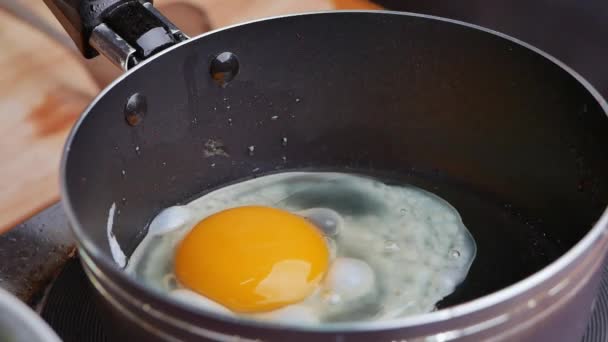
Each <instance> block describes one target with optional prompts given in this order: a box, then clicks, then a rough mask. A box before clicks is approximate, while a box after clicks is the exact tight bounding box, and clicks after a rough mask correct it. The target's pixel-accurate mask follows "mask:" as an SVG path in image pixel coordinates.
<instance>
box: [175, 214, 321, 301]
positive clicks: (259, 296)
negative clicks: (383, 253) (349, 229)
mask: <svg viewBox="0 0 608 342" xmlns="http://www.w3.org/2000/svg"><path fill="white" fill-rule="evenodd" d="M328 264H329V250H328V247H327V243H326V242H325V239H324V237H323V235H322V234H321V232H320V231H319V230H318V229H317V228H316V227H315V226H314V225H313V224H312V223H310V222H309V221H308V220H306V219H304V218H303V217H301V216H298V215H295V214H292V213H289V212H287V211H283V210H279V209H275V208H270V207H261V206H246V207H238V208H233V209H228V210H224V211H221V212H219V213H216V214H214V215H211V216H209V217H207V218H205V219H203V220H202V221H200V222H199V223H198V224H197V225H196V226H195V227H194V228H193V229H192V230H191V231H190V232H189V233H188V234H187V235H186V237H185V238H184V239H183V240H182V241H181V243H180V244H179V246H178V248H177V251H176V255H175V274H176V276H177V279H178V280H179V282H180V283H181V284H182V285H184V286H185V287H187V288H189V289H191V290H193V291H195V292H197V293H199V294H201V295H203V296H205V297H207V298H209V299H211V300H214V301H216V302H217V303H220V304H222V305H224V306H226V307H227V308H229V309H231V310H232V311H235V312H262V311H269V310H274V309H277V308H280V307H283V306H285V305H288V304H292V303H296V302H299V301H301V300H303V299H305V298H306V297H308V296H309V295H310V294H311V293H312V292H313V291H314V290H315V288H316V287H317V285H318V284H319V282H320V281H321V279H322V278H323V275H324V274H325V272H326V271H327V268H328Z"/></svg>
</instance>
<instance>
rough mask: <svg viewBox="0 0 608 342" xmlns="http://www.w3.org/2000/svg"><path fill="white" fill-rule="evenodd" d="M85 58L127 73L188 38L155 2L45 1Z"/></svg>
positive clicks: (109, 0)
mask: <svg viewBox="0 0 608 342" xmlns="http://www.w3.org/2000/svg"><path fill="white" fill-rule="evenodd" d="M44 2H45V3H46V5H47V6H48V7H49V8H50V10H51V12H53V14H54V15H55V17H56V18H57V19H58V20H59V22H60V23H61V25H63V28H64V29H65V30H66V31H67V32H68V34H69V35H70V37H71V38H72V40H73V41H74V43H76V46H78V49H79V50H80V52H81V53H82V55H83V56H84V57H86V58H93V57H95V56H97V55H98V54H99V53H101V54H103V55H105V56H106V57H107V58H108V59H110V60H111V61H112V62H113V63H114V64H116V65H118V66H119V67H121V68H123V69H125V70H127V69H129V68H131V67H133V66H134V65H136V64H137V63H139V62H141V61H143V60H144V59H146V58H148V57H150V56H152V55H153V54H155V53H157V52H159V51H161V50H163V49H165V48H166V47H168V46H171V45H174V44H176V43H178V42H180V41H183V40H186V39H187V38H188V37H187V36H186V35H184V34H183V33H182V32H181V31H180V30H179V29H178V28H177V27H175V25H173V23H171V22H170V21H169V20H168V19H167V18H165V16H163V15H162V14H161V13H160V12H158V11H157V10H156V9H155V8H154V6H152V1H151V0H44Z"/></svg>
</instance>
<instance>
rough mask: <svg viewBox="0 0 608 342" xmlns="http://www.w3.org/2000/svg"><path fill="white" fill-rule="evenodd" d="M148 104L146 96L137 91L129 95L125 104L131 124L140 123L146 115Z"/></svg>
mask: <svg viewBox="0 0 608 342" xmlns="http://www.w3.org/2000/svg"><path fill="white" fill-rule="evenodd" d="M147 110H148V104H147V102H146V97H145V96H143V95H142V94H139V93H135V94H133V95H131V96H130V97H129V99H128V100H127V103H126V104H125V111H124V112H125V119H126V120H127V123H128V124H129V125H131V126H137V125H139V124H140V123H141V122H142V121H143V120H144V117H145V115H146V111H147Z"/></svg>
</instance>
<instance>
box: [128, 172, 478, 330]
mask: <svg viewBox="0 0 608 342" xmlns="http://www.w3.org/2000/svg"><path fill="white" fill-rule="evenodd" d="M475 253H476V246H475V241H474V239H473V237H472V236H471V234H470V233H469V232H468V230H467V229H466V227H465V226H464V224H463V222H462V220H461V218H460V216H459V214H458V212H457V211H456V210H455V209H454V208H453V207H452V206H450V205H449V204H448V203H447V202H446V201H444V200H442V199H441V198H439V197H437V196H435V195H433V194H431V193H429V192H427V191H425V190H422V189H419V188H416V187H413V186H398V185H388V184H385V183H383V182H381V181H380V180H378V179H374V178H370V177H367V176H361V175H354V174H345V173H326V172H287V173H279V174H274V175H268V176H263V177H259V178H256V179H252V180H248V181H244V182H240V183H236V184H233V185H230V186H226V187H224V188H221V189H218V190H215V191H212V192H210V193H207V194H205V195H203V196H201V197H199V198H198V199H195V200H193V201H192V202H190V203H187V204H184V205H179V206H173V207H169V208H166V209H164V210H162V211H161V212H160V213H159V214H158V215H157V216H156V217H155V218H154V219H153V220H152V221H151V223H150V225H149V226H148V230H147V234H146V236H145V237H144V239H143V240H142V242H141V243H140V244H139V245H138V247H137V248H136V250H135V251H134V253H133V254H132V255H131V257H130V259H129V261H128V264H127V267H126V271H127V272H128V273H129V274H131V275H132V276H133V277H135V278H136V279H137V280H138V281H140V282H141V283H143V284H145V285H147V286H149V287H151V288H153V289H155V290H158V291H162V292H164V293H166V294H167V295H168V296H170V298H172V299H174V300H176V301H180V302H182V303H184V304H185V305H190V306H194V307H197V308H200V309H202V310H206V311H210V312H214V313H216V314H220V315H230V316H239V317H244V318H252V319H258V320H267V321H273V322H277V323H280V324H283V323H285V324H323V323H328V322H345V321H376V320H387V319H394V318H398V317H403V316H406V315H413V314H420V313H425V312H430V311H433V310H435V308H436V304H437V303H438V302H439V301H440V300H441V299H443V298H444V297H445V296H447V295H449V294H450V293H452V292H453V291H454V290H455V288H456V286H458V284H460V283H461V282H462V281H464V279H465V278H466V275H467V273H468V271H469V268H470V266H471V264H472V262H473V259H474V257H475Z"/></svg>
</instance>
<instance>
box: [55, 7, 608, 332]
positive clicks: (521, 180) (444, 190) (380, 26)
mask: <svg viewBox="0 0 608 342" xmlns="http://www.w3.org/2000/svg"><path fill="white" fill-rule="evenodd" d="M46 2H47V4H48V5H49V7H50V8H51V10H53V12H54V13H55V15H56V16H57V17H58V19H59V20H60V21H61V22H62V24H63V26H64V27H65V28H66V30H67V31H68V33H70V35H71V37H72V38H73V40H74V41H75V42H76V44H77V46H78V47H79V49H80V50H81V51H82V53H83V55H84V56H85V57H93V56H95V55H96V54H97V53H101V54H103V55H105V56H106V57H108V58H109V59H110V60H112V61H113V62H114V63H116V64H117V65H119V66H122V67H123V68H124V69H128V72H126V73H125V74H124V75H123V76H122V77H120V78H119V79H118V80H116V81H115V82H114V83H112V84H111V85H110V86H109V87H108V88H106V89H105V90H104V91H103V92H102V93H101V94H100V95H99V96H98V97H97V98H96V99H95V100H94V101H93V103H92V104H91V105H90V106H89V107H88V108H87V109H86V111H85V113H84V114H83V115H82V117H81V118H80V120H79V121H78V123H77V124H76V126H75V127H74V129H73V131H72V133H71V135H70V137H69V139H68V141H67V143H66V147H65V151H64V157H63V162H62V168H61V182H62V189H61V191H62V198H63V204H64V206H65V210H66V212H67V215H68V217H69V220H70V222H71V225H72V228H73V231H74V233H75V236H76V238H77V241H78V245H79V253H80V255H81V257H82V260H83V264H84V268H85V270H86V272H87V274H88V276H89V278H90V280H91V281H92V283H93V285H94V287H95V288H96V290H97V292H98V294H99V305H100V308H102V310H103V311H104V312H105V316H104V317H105V319H106V324H107V325H108V331H110V332H111V333H112V334H115V337H116V338H117V339H118V338H120V340H124V339H127V338H144V339H145V340H149V341H151V340H170V341H174V340H199V339H200V340H217V341H233V340H239V341H251V340H264V341H312V340H314V341H451V340H463V341H478V340H484V339H491V340H500V341H502V340H505V341H506V340H517V341H545V340H546V341H576V340H577V339H580V337H581V336H582V333H583V331H584V327H585V323H586V319H587V317H588V315H589V313H590V310H591V307H592V302H593V298H594V296H595V292H596V289H597V287H598V282H599V274H600V272H598V269H599V268H600V267H601V265H602V263H603V261H604V257H605V254H606V250H607V249H608V233H607V232H608V230H607V229H608V215H607V214H606V213H605V208H606V206H607V204H608V177H606V175H608V149H606V147H607V146H608V134H606V132H608V118H607V116H606V111H607V109H608V106H607V105H606V102H605V101H604V100H603V99H602V98H601V96H600V95H599V94H598V93H597V92H596V91H595V90H594V89H593V88H592V87H591V86H590V85H589V84H588V83H587V82H586V81H585V80H584V79H582V78H581V77H580V76H579V75H578V74H576V73H575V72H574V71H572V70H570V69H569V68H568V67H567V66H565V65H563V64H562V63H560V62H559V61H557V60H556V59H555V58H553V57H551V56H549V55H547V54H545V53H543V52H542V51H539V50H538V49H536V48H534V47H532V46H529V45H527V44H525V43H523V42H520V41H518V40H516V39H514V38H511V37H507V36H505V35H502V34H500V33H497V32H492V31H489V30H487V29H484V28H481V27H477V26H473V25H469V24H466V23H462V22H456V21H452V20H448V19H443V18H438V17H429V16H423V15H417V14H411V13H394V12H334V13H317V14H305V15H296V16H287V17H280V18H271V19H267V20H261V21H255V22H251V23H247V24H243V25H237V26H232V27H228V28H225V29H222V30H218V31H215V32H211V33H208V34H205V35H202V36H199V37H196V38H193V39H188V37H186V36H185V35H183V34H182V33H181V32H180V31H179V30H178V29H177V28H176V27H175V26H173V25H172V24H171V23H169V22H168V21H167V20H166V19H165V18H164V17H163V16H162V15H161V14H160V13H158V12H157V11H155V10H154V8H153V7H152V4H150V3H148V2H139V1H134V0H131V1H116V0H107V1H68V0H47V1H46ZM274 116H277V117H278V120H271V117H274ZM284 137H287V138H288V141H289V144H288V145H287V146H285V144H283V143H282V141H283V138H284ZM250 146H254V147H255V149H254V151H255V153H251V152H252V149H251V148H250ZM218 147H219V148H221V149H222V151H223V152H224V153H220V154H217V153H216V154H214V153H209V152H210V151H209V149H210V148H218ZM206 152H207V153H206ZM303 169H313V170H338V171H343V172H362V173H365V174H372V175H375V176H378V177H382V178H384V179H386V180H388V181H395V182H407V183H411V184H414V185H417V186H420V187H422V188H424V189H427V190H429V191H432V192H433V193H436V194H438V195H439V196H441V197H443V198H444V199H446V200H447V201H448V202H450V203H451V204H452V205H453V206H454V207H455V208H457V209H458V211H459V212H460V214H461V216H462V218H463V220H464V222H465V224H466V225H467V227H468V228H469V230H470V231H471V233H472V235H473V236H474V237H475V240H476V242H477V246H478V252H477V257H476V260H475V261H474V263H473V265H472V268H471V270H470V273H469V276H468V277H467V279H466V281H465V282H464V283H463V284H461V285H460V286H459V287H458V289H457V290H456V291H455V293H453V294H452V295H450V296H449V297H447V298H445V299H444V300H443V301H442V302H441V303H439V304H438V306H439V310H437V311H435V312H431V313H427V314H422V315H417V316H412V317H406V318H402V319H396V320H390V321H381V322H360V323H332V324H328V325H324V326H323V327H298V326H277V325H273V324H269V323H256V322H245V321H239V320H237V319H231V318H224V317H219V316H216V315H213V314H209V313H206V312H203V311H198V310H196V309H193V308H190V307H185V306H183V305H180V304H179V303H176V302H173V301H171V300H169V299H168V298H167V297H166V296H163V294H161V293H157V292H155V291H154V290H152V289H150V288H147V287H146V286H144V285H142V284H140V283H137V282H136V281H134V279H131V278H130V277H128V276H127V275H126V274H125V273H123V271H122V270H121V268H120V267H119V266H118V265H117V264H116V263H115V262H114V260H113V259H112V256H111V252H110V247H109V242H108V238H107V230H106V227H107V224H108V220H109V214H113V215H110V216H111V218H112V219H113V231H114V233H115V235H116V238H117V240H118V243H119V244H120V245H121V246H122V249H123V250H125V252H126V254H127V255H129V254H130V253H131V252H132V251H133V250H134V248H135V247H136V246H137V244H138V242H139V241H141V239H142V237H143V235H144V234H145V231H146V226H147V224H148V223H149V222H150V220H151V219H152V218H153V217H154V216H155V215H156V214H157V213H158V212H159V211H160V210H161V209H163V208H165V207H168V206H171V205H175V204H179V203H185V202H188V200H189V199H192V198H195V197H196V196H199V195H200V194H202V193H204V192H206V191H209V190H212V189H215V188H218V187H221V186H223V185H226V184H229V183H232V182H235V181H239V180H243V179H247V178H251V177H256V176H259V175H262V174H267V173H273V172H280V171H286V170H303ZM113 206H114V207H115V208H116V210H115V212H113V211H110V208H111V207H113ZM407 271H408V270H407V265H404V267H403V269H400V270H395V272H407Z"/></svg>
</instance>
